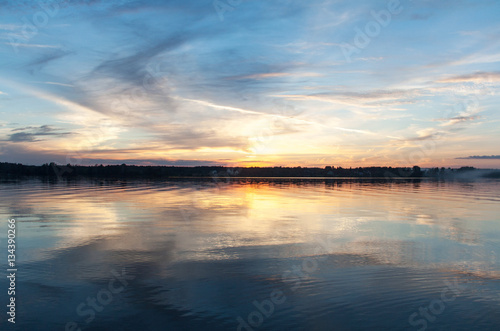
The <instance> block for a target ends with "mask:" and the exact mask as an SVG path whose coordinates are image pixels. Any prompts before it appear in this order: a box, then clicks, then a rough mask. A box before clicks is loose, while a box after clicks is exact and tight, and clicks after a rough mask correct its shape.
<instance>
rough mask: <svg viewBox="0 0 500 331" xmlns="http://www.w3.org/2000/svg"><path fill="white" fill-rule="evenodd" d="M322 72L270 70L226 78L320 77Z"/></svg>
mask: <svg viewBox="0 0 500 331" xmlns="http://www.w3.org/2000/svg"><path fill="white" fill-rule="evenodd" d="M319 76H321V74H318V73H315V72H302V73H289V72H268V73H256V74H251V75H243V76H230V77H227V78H226V79H234V80H245V79H256V80H259V79H266V78H279V77H319Z"/></svg>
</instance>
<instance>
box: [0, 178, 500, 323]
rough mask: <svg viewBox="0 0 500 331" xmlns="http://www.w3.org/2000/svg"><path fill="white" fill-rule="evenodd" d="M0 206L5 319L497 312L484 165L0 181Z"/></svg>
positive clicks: (423, 319) (498, 192)
mask: <svg viewBox="0 0 500 331" xmlns="http://www.w3.org/2000/svg"><path fill="white" fill-rule="evenodd" d="M0 217H1V219H2V220H3V221H2V224H3V225H2V229H3V230H2V232H3V233H4V235H2V236H1V238H2V239H1V240H0V243H1V247H2V249H1V253H0V258H1V259H2V266H4V267H3V269H4V271H3V274H5V269H6V260H7V252H6V251H7V242H6V234H7V220H8V219H9V218H15V219H16V220H17V233H16V234H17V251H16V254H17V263H18V264H17V268H18V272H17V284H16V303H17V306H16V307H17V311H16V312H17V315H16V325H15V329H17V330H64V329H65V328H66V327H67V329H68V330H71V329H72V328H73V327H74V326H75V327H76V325H78V327H80V328H81V329H82V330H83V329H87V330H238V329H239V330H247V331H248V330H419V329H420V330H423V329H425V328H427V329H428V330H473V329H474V330H493V329H498V328H499V327H500V281H499V280H500V266H499V257H500V181H482V182H436V181H422V182H415V181H393V182H387V181H383V180H380V181H366V180H364V181H356V180H336V181H333V180H328V181H325V180H316V181H309V182H307V181H300V180H293V181H292V180H280V181H273V180H260V181H258V180H257V181H256V180H253V181H250V180H233V181H232V182H230V183H225V182H218V183H214V182H213V181H205V182H194V181H170V182H141V181H129V182H119V181H118V182H116V181H115V182H106V181H79V182H69V183H66V182H64V183H61V182H59V183H48V182H42V181H39V180H29V181H8V182H6V181H4V182H2V183H1V184H0ZM7 288H8V282H7V279H6V278H5V277H1V278H0V292H1V293H2V296H1V297H2V302H3V303H2V306H3V307H5V305H4V304H6V303H7V302H8V301H7V300H8V298H7V296H6V295H5V294H6V291H7ZM3 309H4V311H3V312H1V315H0V316H1V317H0V323H1V325H0V329H1V330H9V329H14V328H13V327H12V325H11V323H7V322H6V313H5V312H6V308H3ZM7 317H8V316H7ZM72 323H74V324H72Z"/></svg>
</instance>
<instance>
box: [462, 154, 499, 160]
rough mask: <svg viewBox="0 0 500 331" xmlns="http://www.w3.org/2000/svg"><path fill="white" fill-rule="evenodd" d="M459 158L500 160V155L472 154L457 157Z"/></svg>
mask: <svg viewBox="0 0 500 331" xmlns="http://www.w3.org/2000/svg"><path fill="white" fill-rule="evenodd" d="M456 159H459V160H500V155H472V156H466V157H457V158H456Z"/></svg>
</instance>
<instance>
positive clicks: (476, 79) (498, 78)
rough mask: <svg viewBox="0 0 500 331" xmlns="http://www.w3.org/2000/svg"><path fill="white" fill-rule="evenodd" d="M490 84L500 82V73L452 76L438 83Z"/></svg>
mask: <svg viewBox="0 0 500 331" xmlns="http://www.w3.org/2000/svg"><path fill="white" fill-rule="evenodd" d="M466 82H473V83H490V82H500V72H498V71H492V72H481V71H480V72H475V73H472V74H467V75H458V76H451V77H448V78H443V79H440V80H438V83H466Z"/></svg>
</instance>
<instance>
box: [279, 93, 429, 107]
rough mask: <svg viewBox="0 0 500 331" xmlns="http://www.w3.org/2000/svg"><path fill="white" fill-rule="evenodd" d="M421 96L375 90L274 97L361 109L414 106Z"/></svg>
mask: <svg viewBox="0 0 500 331" xmlns="http://www.w3.org/2000/svg"><path fill="white" fill-rule="evenodd" d="M419 95H421V92H420V91H419V90H418V89H409V90H375V91H367V92H351V91H341V92H326V93H314V94H289V95H286V94H282V95H273V96H275V97H281V98H288V99H292V100H318V101H323V102H328V103H335V104H344V105H350V106H355V107H361V108H379V107H381V106H394V105H402V104H412V103H414V100H415V98H416V97H418V96H419Z"/></svg>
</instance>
